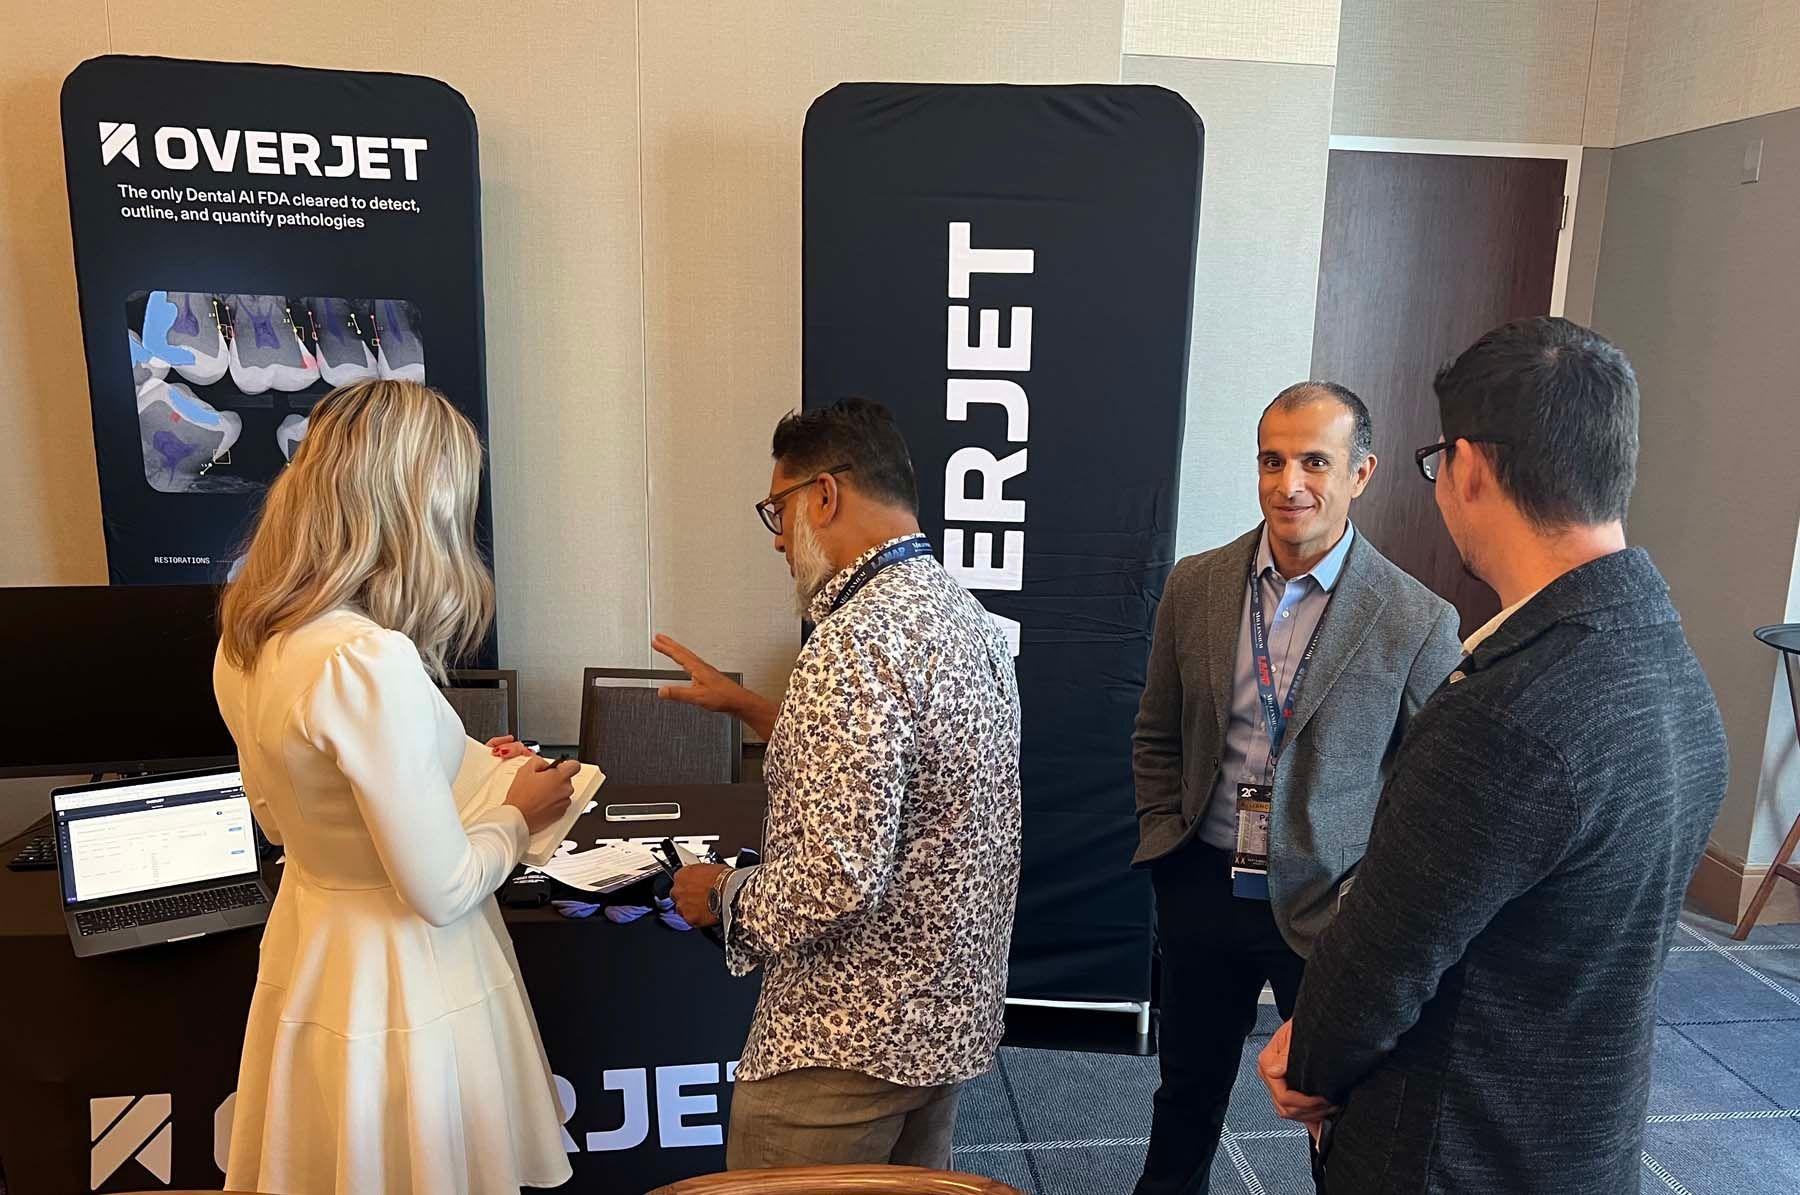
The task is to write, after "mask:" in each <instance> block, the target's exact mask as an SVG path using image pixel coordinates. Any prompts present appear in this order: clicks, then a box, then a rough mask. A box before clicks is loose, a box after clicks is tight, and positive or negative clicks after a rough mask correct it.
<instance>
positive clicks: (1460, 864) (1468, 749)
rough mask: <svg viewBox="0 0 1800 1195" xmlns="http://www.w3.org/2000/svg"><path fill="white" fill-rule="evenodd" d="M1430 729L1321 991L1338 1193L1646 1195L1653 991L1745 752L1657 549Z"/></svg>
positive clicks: (1549, 613) (1336, 928)
mask: <svg viewBox="0 0 1800 1195" xmlns="http://www.w3.org/2000/svg"><path fill="white" fill-rule="evenodd" d="M1459 672H1461V673H1464V674H1466V676H1465V678H1464V679H1461V680H1456V681H1454V682H1453V683H1451V684H1448V685H1446V686H1445V687H1444V688H1443V689H1442V690H1441V691H1439V692H1438V693H1437V695H1436V696H1434V697H1433V698H1432V699H1431V701H1430V703H1429V704H1428V705H1426V707H1425V709H1424V710H1423V711H1421V712H1420V714H1419V716H1418V718H1416V719H1415V720H1414V721H1413V724H1412V728H1411V730H1410V732H1409V733H1408V735H1407V740H1406V743H1405V745H1404V746H1403V747H1402V748H1401V750H1400V758H1399V760H1398V762H1397V764H1396V766H1395V769H1394V777H1393V779H1392V781H1390V782H1389V784H1388V786H1387V790H1386V792H1385V793H1383V795H1382V799H1381V809H1380V812H1379V813H1378V814H1377V815H1376V818H1375V832H1374V836H1373V838H1372V839H1371V840H1370V842H1369V852H1368V856H1367V857H1366V858H1365V859H1364V860H1363V865H1362V867H1361V869H1360V870H1359V871H1358V873H1357V880H1356V884H1355V886H1354V887H1353V888H1352V889H1351V891H1350V892H1349V893H1348V894H1347V895H1346V896H1345V898H1344V903H1343V908H1342V910H1341V911H1340V912H1339V913H1338V916H1337V918H1336V920H1335V921H1333V922H1332V924H1331V925H1330V926H1329V927H1328V928H1327V929H1326V931H1325V932H1324V933H1323V934H1321V935H1320V936H1319V940H1318V941H1317V942H1316V943H1315V945H1314V949H1313V955H1312V960H1311V962H1310V963H1309V964H1308V966H1307V969H1306V979H1305V981H1304V983H1303V984H1302V985H1301V989H1300V1002H1299V1007H1298V1009H1297V1010H1296V1012H1295V1014H1294V1028H1293V1041H1292V1045H1291V1052H1290V1054H1289V1056H1288V1081H1289V1082H1290V1083H1291V1084H1292V1085H1293V1086H1294V1087H1295V1088H1296V1089H1297V1090H1299V1091H1304V1092H1309V1093H1312V1094H1317V1095H1323V1096H1326V1097H1328V1098H1330V1099H1331V1100H1332V1101H1333V1102H1336V1103H1340V1104H1342V1105H1343V1113H1342V1115H1341V1116H1340V1118H1339V1120H1338V1123H1337V1126H1336V1133H1335V1137H1334V1141H1333V1144H1332V1147H1331V1150H1330V1153H1329V1156H1328V1157H1327V1159H1326V1190H1327V1191H1328V1192H1329V1195H1356V1193H1359V1192H1367V1193H1369V1195H1375V1193H1380V1195H1396V1193H1412V1192H1432V1193H1434V1195H1435V1193H1438V1192H1492V1193H1494V1195H1530V1193H1532V1192H1544V1193H1545V1195H1550V1193H1552V1192H1554V1193H1556V1195H1588V1193H1595V1195H1599V1193H1605V1195H1613V1193H1615V1192H1627V1191H1630V1192H1635V1191H1636V1190H1637V1189H1638V1154H1639V1150H1640V1148H1641V1141H1642V1138H1643V1131H1644V1107H1645V1102H1646V1099H1647V1098H1648V1094H1649V1090H1650V1052H1651V1045H1652V1040H1653V1035H1654V1032H1655V1023H1656V985H1657V977H1658V975H1659V973H1660V970H1661V967H1662V961H1663V956H1664V954H1665V953H1666V951H1667V950H1668V948H1669V942H1670V939H1671V937H1672V936H1673V935H1674V933H1675V932H1676V917H1677V915H1678V914H1679V912H1680V910H1681V899H1682V893H1683V892H1684V891H1685V889H1686V888H1687V883H1688V879H1689V877H1690V876H1691V875H1692V873H1693V870H1694V867H1695V865H1696V864H1697V863H1698V862H1699V860H1700V852H1701V851H1702V850H1703V849H1704V848H1705V846H1706V839H1707V835H1708V833H1709V832H1710V831H1711V828H1712V824H1713V818H1714V817H1715V816H1716V815H1717V814H1718V811H1719V803H1720V801H1721V800H1723V798H1724V794H1725V782H1726V770H1725V734H1724V730H1723V728H1722V726H1721V724H1720V721H1719V709H1718V706H1717V704H1716V703H1715V702H1714V700H1713V693H1712V689H1711V688H1710V687H1709V686H1708V685H1707V683H1706V677H1705V676H1704V675H1702V674H1701V671H1700V666H1699V664H1698V662H1697V661H1696V660H1695V659H1694V655H1693V652H1692V651H1691V650H1690V649H1689V648H1688V643H1687V637H1686V636H1685V635H1684V634H1682V630H1681V623H1680V617H1679V616H1678V615H1677V614H1676V613H1675V608H1674V606H1672V605H1671V604H1670V602H1669V593H1668V588H1667V587H1666V586H1665V585H1664V584H1663V580H1662V577H1661V576H1660V575H1659V574H1658V573H1657V571H1656V568H1655V566H1654V565H1652V564H1651V563H1650V557H1649V556H1647V555H1646V554H1645V553H1644V552H1642V551H1640V550H1632V551H1626V552H1619V553H1615V554H1614V555H1611V556H1606V557H1603V558H1602V559H1600V560H1596V561H1594V562H1592V563H1591V564H1587V565H1584V566H1583V567H1581V568H1578V569H1575V570H1574V571H1573V572H1570V573H1567V574H1565V575H1564V576H1563V577H1561V578H1559V579H1558V580H1556V581H1555V582H1552V583H1551V584H1550V585H1549V586H1547V587H1546V588H1545V589H1544V590H1543V592H1542V593H1539V594H1538V595H1537V596H1536V597H1535V598H1533V599H1532V600H1531V601H1530V602H1529V603H1528V604H1527V605H1526V606H1524V607H1523V608H1522V609H1520V610H1519V611H1517V612H1516V613H1515V614H1513V616H1512V617H1511V618H1510V619H1508V620H1507V621H1506V623H1505V624H1504V625H1503V626H1502V627H1501V628H1500V630H1499V631H1498V632H1496V633H1495V634H1494V636H1493V637H1492V638H1490V639H1488V640H1487V641H1486V642H1485V643H1483V644H1481V645H1480V646H1479V647H1477V648H1476V650H1475V654H1474V656H1473V658H1472V659H1470V660H1469V661H1466V662H1465V663H1464V665H1463V666H1462V668H1460V669H1459Z"/></svg>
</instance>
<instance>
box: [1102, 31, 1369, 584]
mask: <svg viewBox="0 0 1800 1195" xmlns="http://www.w3.org/2000/svg"><path fill="white" fill-rule="evenodd" d="M1333 73H1334V72H1333V70H1332V68H1331V67H1329V66H1305V65H1293V64H1288V63H1272V62H1231V61H1221V60H1218V59H1182V58H1155V57H1138V56H1130V57H1127V58H1126V59H1125V78H1126V80H1127V81H1128V82H1133V83H1157V84H1161V85H1162V86H1164V87H1168V88H1170V89H1171V90H1174V91H1177V92H1179V93H1180V94H1181V95H1183V96H1185V97H1186V98H1187V101H1188V102H1189V103H1190V104H1192V105H1193V106H1194V110H1195V111H1196V112H1198V113H1200V116H1201V119H1202V120H1204V121H1205V122H1206V170H1205V175H1204V179H1203V181H1202V183H1201V196H1200V247H1199V253H1198V261H1197V263H1196V281H1195V286H1194V324H1193V342H1192V349H1191V355H1190V357H1189V359H1188V401H1187V428H1186V436H1185V439H1184V443H1183V450H1182V468H1181V504H1180V510H1179V521H1178V522H1177V524H1176V541H1175V542H1176V551H1177V552H1178V554H1180V555H1187V554H1189V553H1192V552H1198V551H1203V550H1205V549H1207V548H1213V547H1217V546H1218V545H1220V544H1222V543H1224V542H1226V541H1227V540H1230V539H1233V538H1235V537H1237V536H1238V535H1241V534H1243V532H1244V531H1245V530H1247V529H1248V528H1250V527H1252V526H1254V525H1255V524H1256V521H1257V520H1258V519H1260V518H1261V517H1262V515H1261V511H1260V510H1259V508H1258V506H1257V500H1256V468H1255V459H1256V421H1257V418H1258V417H1259V416H1260V415H1261V413H1262V409H1263V407H1264V406H1266V405H1267V404H1268V402H1269V400H1270V399H1272V398H1274V397H1275V395H1276V393H1277V392H1279V391H1280V390H1281V389H1282V388H1283V387H1285V386H1288V385H1290V384H1291V383H1294V382H1297V381H1301V380H1303V379H1304V378H1306V377H1308V376H1309V375H1310V374H1311V371H1312V342H1313V314H1314V310H1315V307H1316V304H1317V296H1318V289H1319V240H1320V234H1321V232H1322V231H1323V224H1324V218H1325V172H1326V167H1327V165H1328V163H1329V160H1330V159H1329V152H1330V151H1329V142H1330V138H1331V86H1332V75H1333Z"/></svg>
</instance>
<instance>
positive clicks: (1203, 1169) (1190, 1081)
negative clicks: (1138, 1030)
mask: <svg viewBox="0 0 1800 1195" xmlns="http://www.w3.org/2000/svg"><path fill="white" fill-rule="evenodd" d="M1151 880H1152V883H1153V885H1154V886H1155V889H1156V936H1157V945H1158V948H1159V950H1160V952H1161V955H1162V1017H1161V1020H1160V1021H1159V1022H1158V1025H1159V1029H1158V1046H1157V1051H1158V1054H1159V1056H1160V1061H1161V1064H1162V1084H1161V1085H1160V1086H1159V1087H1158V1088H1157V1089H1156V1097H1155V1102H1154V1105H1153V1114H1152V1119H1151V1122H1150V1152H1149V1155H1148V1156H1147V1157H1146V1158H1145V1159H1144V1174H1143V1177H1142V1178H1140V1179H1139V1180H1138V1184H1137V1192H1136V1195H1203V1193H1204V1192H1205V1191H1207V1190H1208V1189H1209V1187H1210V1184H1211V1176H1212V1164H1213V1155H1214V1154H1215V1153H1217V1152H1218V1149H1219V1134H1220V1133H1221V1132H1222V1131H1223V1130H1224V1128H1225V1105H1226V1104H1227V1102H1229V1100H1230V1099H1231V1087H1232V1084H1233V1082H1234V1081H1235V1080H1236V1079H1237V1073H1238V1063H1239V1061H1240V1060H1241V1059H1242V1058H1243V1054H1244V1042H1245V1040H1246V1039H1247V1038H1249V1036H1250V1032H1251V1030H1252V1029H1254V1028H1255V1026H1256V1002H1257V997H1258V996H1260V995H1261V993H1262V987H1263V984H1264V983H1265V982H1267V983H1268V984H1270V985H1271V986H1272V987H1273V988H1274V989H1275V1006H1276V1008H1277V1009H1279V1010H1280V1012H1281V1016H1282V1019H1283V1020H1286V1019H1287V1018H1289V1017H1291V1016H1293V1015H1294V1001H1295V999H1296V998H1297V997H1298V996H1299V994H1300V975H1301V972H1302V971H1303V970H1304V969H1305V966H1306V960H1304V959H1302V958H1301V957H1300V956H1299V955H1297V954H1295V953H1294V951H1293V950H1292V948H1290V947H1289V946H1288V944H1287V943H1286V942H1285V941H1284V940H1283V939H1282V937H1281V931H1280V930H1278V929H1276V928H1275V915H1274V913H1273V911H1272V910H1271V909H1270V906H1269V902H1268V901H1266V900H1245V899H1242V898H1239V897H1235V896H1233V895H1232V894H1231V852H1229V851H1222V850H1219V849H1218V848H1216V847H1210V846H1207V845H1206V844H1205V843H1202V842H1198V841H1196V842H1194V843H1192V844H1190V845H1189V846H1186V847H1184V848H1182V849H1181V850H1179V851H1177V852H1176V853H1175V854H1173V855H1170V856H1168V857H1166V858H1164V859H1161V860H1159V861H1158V862H1157V863H1156V864H1154V865H1153V866H1152V868H1151Z"/></svg>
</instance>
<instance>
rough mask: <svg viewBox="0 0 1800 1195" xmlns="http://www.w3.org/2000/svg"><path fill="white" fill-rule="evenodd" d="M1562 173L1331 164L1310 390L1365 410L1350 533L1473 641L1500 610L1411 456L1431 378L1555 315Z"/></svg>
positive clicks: (1465, 165)
mask: <svg viewBox="0 0 1800 1195" xmlns="http://www.w3.org/2000/svg"><path fill="white" fill-rule="evenodd" d="M1565 170H1566V163H1565V162H1564V161H1563V160H1561V159H1559V158H1487V157H1461V156H1451V155H1439V154H1407V153H1377V152H1367V151H1361V150H1332V151H1331V167H1330V173H1329V175H1328V176H1327V182H1326V191H1325V231H1324V242H1323V246H1322V249H1321V252H1320V258H1319V300H1318V312H1317V322H1316V324H1315V325H1314V332H1313V376H1314V377H1315V378H1323V379H1328V380H1330V381H1334V382H1340V383H1342V384H1344V385H1346V386H1348V387H1350V388H1351V389H1352V390H1354V391H1356V393H1357V394H1359V395H1361V396H1362V399H1363V401H1364V402H1366V403H1367V404H1368V406H1369V411H1370V413H1371V414H1372V415H1373V416H1374V420H1375V452H1376V454H1377V455H1378V456H1379V457H1380V458H1381V466H1380V468H1378V469H1377V470H1376V473H1375V478H1374V480H1373V481H1372V482H1370V484H1369V489H1368V491H1367V492H1366V493H1365V494H1364V495H1363V497H1362V498H1361V499H1360V500H1359V501H1358V502H1357V503H1356V505H1355V507H1354V508H1353V517H1354V518H1355V520H1356V526H1357V530H1358V531H1359V532H1361V533H1362V534H1365V535H1367V536H1368V537H1369V540H1370V542H1372V543H1373V544H1375V546H1376V547H1378V548H1380V549H1381V551H1382V553H1383V554H1384V555H1386V556H1387V557H1388V559H1390V560H1392V561H1393V562H1394V563H1395V564H1398V565H1399V566H1400V567H1401V568H1403V569H1405V570H1406V571H1407V572H1409V573H1411V574H1412V575H1413V576H1415V577H1417V578H1418V579H1419V580H1420V581H1423V582H1424V583H1425V584H1426V585H1428V586H1430V587H1431V588H1432V589H1433V590H1434V591H1435V592H1437V593H1438V594H1440V595H1442V596H1443V597H1444V598H1445V599H1446V600H1448V601H1450V602H1451V603H1452V604H1454V605H1455V606H1456V608H1457V611H1458V613H1460V614H1461V615H1462V619H1463V632H1464V634H1468V633H1469V632H1471V631H1473V630H1475V629H1476V628H1478V627H1479V626H1481V624H1482V623H1484V622H1486V621H1487V620H1488V619H1489V618H1492V617H1493V616H1494V614H1495V613H1496V612H1498V610H1499V608H1500V603H1499V600H1498V599H1497V598H1496V597H1495V596H1494V592H1493V590H1491V589H1489V588H1488V587H1487V586H1486V585H1484V584H1483V583H1482V582H1480V581H1477V580H1476V579H1475V578H1474V577H1472V576H1470V575H1469V574H1468V573H1466V572H1465V571H1463V568H1462V561H1461V560H1460V558H1459V557H1458V556H1457V553H1456V548H1455V545H1453V544H1452V543H1451V542H1450V536H1449V533H1448V532H1446V531H1445V530H1444V525H1443V522H1442V520H1441V519H1440V518H1439V516H1438V511H1437V504H1436V502H1435V501H1434V499H1433V497H1432V493H1431V486H1430V485H1429V484H1428V483H1427V482H1426V481H1425V480H1424V479H1423V478H1421V477H1420V476H1419V471H1418V469H1417V468H1416V467H1415V466H1414V464H1413V452H1414V450H1415V449H1418V448H1420V447H1423V446H1424V445H1426V444H1431V443H1434V442H1436V441H1437V440H1438V439H1440V438H1441V436H1440V434H1439V427H1438V409H1437V396H1436V395H1435V394H1434V393H1433V392H1432V389H1431V379H1432V376H1433V375H1434V374H1435V373H1436V372H1437V369H1438V367H1439V366H1440V365H1442V364H1444V363H1445V362H1447V361H1450V360H1452V359H1453V358H1455V356H1456V355H1457V354H1458V353H1460V352H1462V351H1463V350H1464V349H1465V348H1467V347H1468V346H1469V345H1470V344H1472V343H1474V341H1475V340H1476V338H1477V337H1479V336H1480V335H1481V334H1482V333H1483V332H1486V331H1487V330H1488V329H1489V328H1492V327H1495V326H1497V325H1499V324H1503V323H1505V322H1506V321H1508V320H1512V319H1518V318H1521V317H1524V316H1529V315H1546V314H1548V313H1549V311H1550V297H1551V288H1552V285H1553V283H1554V280H1555V275H1556V244H1557V237H1558V234H1559V230H1560V228H1561V225H1562V216H1563V184H1564V175H1565Z"/></svg>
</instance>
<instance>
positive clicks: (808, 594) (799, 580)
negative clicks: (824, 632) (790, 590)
mask: <svg viewBox="0 0 1800 1195" xmlns="http://www.w3.org/2000/svg"><path fill="white" fill-rule="evenodd" d="M793 541H794V610H795V612H796V613H798V614H799V615H800V618H801V619H802V620H806V619H810V618H811V617H812V613H811V611H812V600H813V599H814V598H815V597H817V596H818V595H819V590H821V589H823V588H825V582H827V581H829V580H831V577H832V574H833V573H835V572H837V570H836V569H834V568H832V567H831V557H829V556H827V555H826V554H825V548H824V546H823V545H821V544H820V543H819V536H818V533H817V532H815V531H814V530H813V526H812V524H811V523H809V522H807V521H806V520H805V519H804V518H797V519H796V520H795V521H794V531H793Z"/></svg>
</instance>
